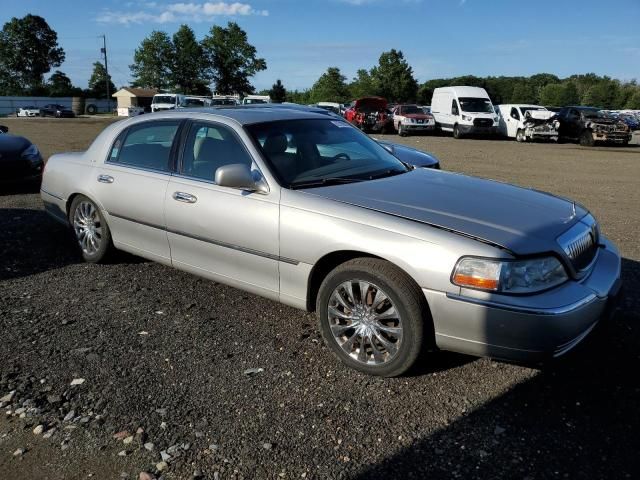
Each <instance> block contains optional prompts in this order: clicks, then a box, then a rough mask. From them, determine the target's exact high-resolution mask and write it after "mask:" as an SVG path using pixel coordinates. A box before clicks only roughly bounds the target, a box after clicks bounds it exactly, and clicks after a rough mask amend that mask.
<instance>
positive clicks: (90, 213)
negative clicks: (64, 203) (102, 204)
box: [69, 195, 114, 263]
mask: <svg viewBox="0 0 640 480" xmlns="http://www.w3.org/2000/svg"><path fill="white" fill-rule="evenodd" d="M69 223H71V227H72V228H73V233H74V235H75V237H76V240H77V241H78V245H79V246H80V251H81V253H82V258H84V260H85V261H86V262H89V263H100V262H103V261H104V260H105V259H106V258H107V257H108V255H109V254H110V253H111V251H112V250H113V249H114V247H113V243H112V241H111V231H110V230H109V226H108V225H107V222H105V221H104V218H103V216H102V213H101V212H100V209H99V208H98V207H97V205H96V204H95V203H94V202H93V201H92V200H90V199H88V198H87V197H85V196H84V195H78V196H77V197H75V198H74V199H73V202H72V203H71V208H70V209H69Z"/></svg>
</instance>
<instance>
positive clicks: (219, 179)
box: [215, 163, 266, 193]
mask: <svg viewBox="0 0 640 480" xmlns="http://www.w3.org/2000/svg"><path fill="white" fill-rule="evenodd" d="M215 182H216V184H217V185H220V186H221V187H229V188H237V189H239V190H247V191H250V192H259V193H266V189H265V188H264V187H263V186H261V185H258V184H257V183H256V181H255V180H254V179H253V175H251V169H250V168H249V167H248V166H247V165H245V164H244V163H232V164H230V165H224V166H222V167H219V168H218V169H217V170H216V175H215Z"/></svg>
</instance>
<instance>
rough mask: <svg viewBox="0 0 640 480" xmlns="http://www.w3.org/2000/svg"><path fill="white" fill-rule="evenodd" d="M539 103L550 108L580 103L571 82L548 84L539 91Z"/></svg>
mask: <svg viewBox="0 0 640 480" xmlns="http://www.w3.org/2000/svg"><path fill="white" fill-rule="evenodd" d="M540 103H541V104H542V105H548V106H551V107H565V106H567V105H576V104H578V103H580V98H579V96H578V91H577V89H576V86H575V85H574V84H573V82H566V83H550V84H548V85H545V86H544V87H542V89H541V90H540Z"/></svg>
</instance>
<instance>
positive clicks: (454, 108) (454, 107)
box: [451, 98, 460, 115]
mask: <svg viewBox="0 0 640 480" xmlns="http://www.w3.org/2000/svg"><path fill="white" fill-rule="evenodd" d="M459 113H460V110H459V109H458V102H456V99H455V98H454V99H453V100H452V101H451V115H458V114H459Z"/></svg>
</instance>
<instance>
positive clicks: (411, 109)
mask: <svg viewBox="0 0 640 480" xmlns="http://www.w3.org/2000/svg"><path fill="white" fill-rule="evenodd" d="M414 113H417V114H420V115H422V114H423V113H424V112H423V110H422V109H421V108H418V107H416V106H415V105H407V106H404V107H402V114H403V115H412V114H414Z"/></svg>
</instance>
